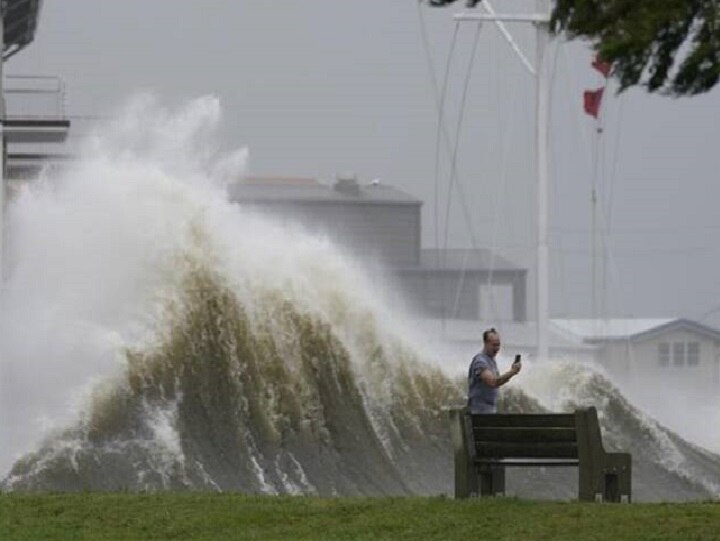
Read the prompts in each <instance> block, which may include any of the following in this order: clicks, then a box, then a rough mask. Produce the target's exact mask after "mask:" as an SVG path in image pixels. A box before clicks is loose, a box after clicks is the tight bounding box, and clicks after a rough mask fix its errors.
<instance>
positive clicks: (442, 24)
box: [5, 0, 720, 324]
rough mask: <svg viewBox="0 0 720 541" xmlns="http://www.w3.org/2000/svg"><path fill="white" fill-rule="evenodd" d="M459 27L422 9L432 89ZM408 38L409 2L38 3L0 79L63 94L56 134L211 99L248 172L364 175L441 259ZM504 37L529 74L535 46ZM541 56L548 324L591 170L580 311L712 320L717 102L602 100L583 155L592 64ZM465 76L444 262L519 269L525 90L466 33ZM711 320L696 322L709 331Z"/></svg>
mask: <svg viewBox="0 0 720 541" xmlns="http://www.w3.org/2000/svg"><path fill="white" fill-rule="evenodd" d="M522 3H523V0H517V1H513V2H509V1H508V2H502V1H501V0H498V1H497V2H495V4H496V6H495V7H496V8H497V9H498V10H500V9H505V8H507V9H510V8H512V9H521V8H522V7H523V6H522ZM508 4H510V5H509V6H508ZM529 4H530V5H531V6H532V5H533V4H534V2H530V3H529ZM518 6H519V7H518ZM455 11H457V9H455V8H449V9H435V10H431V9H429V8H425V9H424V10H423V13H424V15H423V16H424V18H425V24H427V27H428V35H429V44H430V46H431V47H432V51H433V53H432V55H431V58H432V62H433V63H434V64H435V69H436V71H437V72H438V77H439V78H440V79H442V73H443V72H444V69H445V62H446V58H447V53H448V48H449V44H450V42H451V39H452V36H453V32H454V30H455V23H454V22H453V20H452V14H453V13H454V12H455ZM420 21H421V20H420V18H419V16H418V10H417V3H416V0H363V1H358V2H347V1H340V0H311V1H307V2H298V1H297V0H274V1H272V2H268V1H267V0H243V1H237V0H206V1H203V2H198V1H197V0H172V1H170V0H155V1H152V2H148V1H147V0H125V1H123V2H107V1H97V0H69V1H60V0H45V2H44V3H43V8H42V12H41V16H40V24H39V28H38V32H37V35H36V40H35V42H34V43H33V44H32V45H30V46H29V47H28V48H27V49H26V50H24V51H22V52H21V53H19V54H18V55H16V56H15V57H13V58H12V59H11V60H10V61H9V62H8V63H7V65H6V68H5V69H6V73H9V74H43V75H59V76H61V77H62V78H63V79H64V81H65V83H66V85H67V96H66V101H67V112H68V114H69V115H71V116H96V115H98V116H105V115H108V114H111V113H112V112H113V111H114V110H115V109H116V108H117V107H118V105H120V104H122V103H123V101H125V100H127V99H128V98H129V97H131V96H132V95H133V94H134V93H137V92H139V91H152V92H154V93H156V94H157V95H158V96H159V98H160V100H161V101H162V102H164V103H167V104H168V106H169V107H174V106H177V105H178V104H180V103H182V102H183V101H186V100H190V99H193V98H195V97H198V96H202V95H205V94H214V95H216V96H218V97H219V98H220V100H221V104H222V107H223V110H224V115H223V127H222V141H223V144H224V145H225V146H226V147H227V148H233V147H239V146H247V147H248V148H249V150H250V172H251V173H252V174H257V175H286V176H312V177H318V178H319V179H322V180H330V179H332V178H333V177H334V175H335V173H336V172H339V171H354V172H356V173H357V174H358V176H359V178H360V180H361V181H369V180H371V179H374V178H378V177H379V178H381V179H382V182H385V183H387V184H391V185H394V186H396V187H398V188H400V189H402V190H404V191H406V192H408V193H410V194H412V195H414V196H416V197H418V198H420V199H422V200H423V201H424V214H423V219H424V224H423V239H424V242H425V244H426V245H427V246H430V245H432V244H434V243H435V242H436V233H435V227H434V216H435V209H436V208H437V209H439V210H438V213H439V216H440V217H441V219H440V229H439V230H440V240H439V244H440V245H442V244H443V243H444V240H443V239H444V234H443V230H444V227H443V224H444V217H443V216H444V214H445V209H446V208H447V205H446V201H447V194H448V190H449V185H450V181H449V177H450V174H449V169H450V167H449V166H448V163H449V160H448V159H447V155H446V154H445V155H444V158H443V161H442V162H441V167H440V175H439V176H438V180H439V182H438V183H437V188H436V176H435V163H436V161H435V148H436V141H437V117H438V114H437V109H436V94H435V91H434V89H433V86H432V84H431V77H430V76H429V68H428V61H427V57H426V54H425V49H424V47H423V40H422V39H421V35H422V34H421V22H420ZM511 31H512V32H513V33H514V34H515V35H516V36H517V40H518V42H519V43H520V46H521V48H522V49H523V50H524V51H525V52H526V54H528V56H529V57H530V58H531V59H533V60H534V56H533V52H532V49H533V40H532V39H531V38H532V31H531V30H529V29H523V28H520V27H517V26H515V27H512V28H511ZM475 32H476V28H475V26H474V25H472V24H466V25H462V26H461V27H460V30H459V34H458V41H457V46H456V49H455V54H454V55H453V60H452V64H451V71H450V77H449V87H448V88H449V89H448V97H449V99H448V105H447V111H446V115H445V119H446V122H447V131H448V133H449V134H450V135H451V136H452V137H454V134H455V132H456V129H457V122H458V116H459V115H458V111H459V108H460V104H461V101H462V99H461V98H462V94H463V89H464V84H465V79H466V74H467V73H468V64H469V60H470V58H471V54H470V53H471V50H472V47H473V40H474V37H475ZM548 58H550V59H551V60H553V61H554V65H555V66H556V67H555V69H554V78H553V105H552V113H553V120H552V127H551V139H552V145H553V148H552V150H551V155H552V186H551V199H550V209H551V228H552V230H551V258H552V260H553V263H552V276H553V281H552V285H551V307H552V311H553V313H554V315H559V316H570V317H572V316H575V317H580V316H584V317H588V316H590V315H591V312H592V307H591V297H592V296H591V278H590V277H591V275H592V273H591V248H590V246H591V242H590V241H591V224H592V220H591V210H590V209H591V206H590V186H591V183H592V178H593V170H594V168H593V156H594V155H597V163H598V171H599V174H598V176H597V185H598V188H599V196H600V199H601V201H602V204H603V208H604V213H605V216H606V218H605V222H606V225H607V230H608V235H607V239H608V241H607V245H608V250H607V252H606V253H608V254H609V258H608V265H607V268H608V276H609V278H608V280H607V282H606V286H605V288H604V292H602V291H601V293H600V294H599V296H598V304H597V305H596V312H603V311H604V313H607V314H609V315H614V316H628V315H632V316H637V317H672V316H686V317H691V318H700V317H701V316H702V315H703V314H705V313H706V312H708V311H710V310H712V309H714V308H716V307H718V306H720V280H719V279H718V276H720V247H719V246H718V243H717V242H716V237H717V236H718V233H720V214H719V213H718V212H717V209H716V207H717V202H718V201H719V200H720V185H719V183H718V182H717V180H718V173H717V172H718V171H719V170H720V152H719V151H718V141H720V122H718V120H720V118H719V117H720V115H718V111H720V91H718V90H716V91H713V92H711V93H709V94H707V95H703V96H700V97H696V98H692V99H677V100H676V99H670V98H660V97H651V96H648V95H647V94H645V93H644V92H643V91H641V90H633V91H630V92H627V93H625V94H623V95H622V96H621V97H617V96H615V95H614V93H613V92H612V90H611V91H610V92H608V93H607V95H606V100H605V103H604V112H603V114H604V116H605V119H604V124H605V129H604V132H603V134H602V136H601V137H600V139H599V141H598V140H597V138H596V136H595V134H594V131H593V130H594V124H593V121H592V119H591V118H590V117H588V116H586V115H584V114H583V113H582V109H581V104H582V101H581V95H582V91H583V90H584V89H586V88H593V87H595V86H597V85H600V84H602V81H601V80H600V78H599V75H598V74H597V73H596V72H594V71H593V70H592V69H591V68H590V66H589V61H590V58H591V53H590V52H589V50H588V49H587V48H586V47H584V46H583V45H581V44H562V45H561V46H560V47H559V48H558V49H557V52H555V51H552V52H551V54H550V55H549V57H548ZM472 66H473V68H472V76H471V77H470V79H469V86H468V98H467V102H466V106H465V109H464V115H462V119H463V120H462V125H461V127H462V129H461V130H460V133H461V139H460V145H459V146H458V152H457V173H458V174H457V179H456V181H455V183H454V185H455V186H456V187H458V186H459V187H460V188H461V190H462V195H463V196H464V197H462V198H461V199H462V201H463V202H464V203H465V205H466V209H468V210H469V211H470V212H469V213H468V214H467V215H466V214H464V213H463V210H462V208H463V207H462V206H461V205H460V201H461V199H460V198H458V197H457V193H458V192H457V190H455V192H454V193H455V196H454V197H453V200H452V204H451V206H450V215H451V217H450V225H449V235H448V239H449V241H448V245H450V246H453V247H469V246H471V245H472V243H473V242H475V243H476V245H477V246H479V247H495V248H496V249H497V250H498V251H499V252H500V253H502V254H504V255H506V256H508V257H510V258H511V259H513V260H515V261H517V262H518V263H520V264H524V265H529V264H531V263H532V261H533V245H534V234H535V233H534V231H535V228H534V224H535V203H534V199H535V194H534V186H535V180H534V173H533V171H534V169H533V167H534V166H533V146H532V142H533V114H534V113H533V111H534V102H533V79H532V77H531V76H530V75H529V74H528V73H527V72H526V71H525V69H524V68H523V66H522V65H521V64H520V62H519V61H518V60H517V58H516V57H515V55H514V53H512V51H511V50H510V49H509V48H508V46H507V44H506V43H505V42H504V41H503V40H502V39H501V38H499V35H498V33H497V31H496V30H495V28H493V27H492V26H486V27H484V28H483V29H482V31H481V34H480V39H479V42H478V48H477V55H476V56H475V58H474V61H473V63H472ZM76 126H77V127H78V128H79V127H80V126H81V121H79V120H78V121H77V122H76ZM442 148H443V149H445V148H446V147H445V143H443V145H442ZM447 148H449V149H452V148H453V146H452V142H451V144H450V145H448V146H447ZM616 150H617V151H616ZM436 191H437V192H438V193H439V199H438V201H437V202H438V204H437V205H436V201H435V193H436ZM473 239H474V240H473ZM602 299H604V301H603V302H600V301H601V300H602ZM602 307H604V310H601V308H602ZM716 316H717V317H715V318H713V317H709V318H708V319H707V320H706V322H709V323H713V324H719V323H720V313H718V314H716Z"/></svg>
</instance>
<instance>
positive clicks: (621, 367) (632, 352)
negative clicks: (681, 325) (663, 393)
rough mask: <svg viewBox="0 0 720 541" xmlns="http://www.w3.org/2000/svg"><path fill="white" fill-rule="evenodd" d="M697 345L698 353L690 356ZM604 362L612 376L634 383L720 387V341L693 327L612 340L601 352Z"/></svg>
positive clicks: (602, 361) (702, 387)
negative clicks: (638, 338)
mask: <svg viewBox="0 0 720 541" xmlns="http://www.w3.org/2000/svg"><path fill="white" fill-rule="evenodd" d="M661 344H663V345H661ZM690 344H695V346H692V345H690ZM694 347H696V348H697V356H694V355H690V356H689V355H688V353H689V350H691V349H692V348H694ZM661 348H662V350H663V351H664V352H665V353H664V354H662V353H661ZM600 362H601V363H602V364H603V365H604V366H605V368H606V369H607V370H608V371H609V372H610V374H611V375H613V376H615V377H619V378H621V380H624V379H627V380H628V383H630V384H633V385H640V384H644V385H666V384H668V383H670V384H671V385H676V386H681V387H687V388H689V389H695V388H696V389H698V390H701V389H705V390H707V389H720V343H718V342H717V341H716V340H713V339H711V338H709V337H708V336H707V335H705V334H700V333H697V332H694V331H692V330H683V329H678V330H668V331H667V332H664V333H662V334H660V335H655V336H652V337H650V338H647V339H644V340H636V341H629V340H627V341H619V342H611V343H608V344H607V345H606V346H605V347H604V348H603V349H602V350H601V352H600Z"/></svg>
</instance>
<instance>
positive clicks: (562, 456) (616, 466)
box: [450, 408, 632, 502]
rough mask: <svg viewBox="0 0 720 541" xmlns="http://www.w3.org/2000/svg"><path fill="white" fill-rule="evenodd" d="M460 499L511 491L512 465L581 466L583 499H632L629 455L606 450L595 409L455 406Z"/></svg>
mask: <svg viewBox="0 0 720 541" xmlns="http://www.w3.org/2000/svg"><path fill="white" fill-rule="evenodd" d="M450 420H451V436H452V442H453V447H454V449H455V497H456V498H467V497H469V496H477V495H480V496H493V495H499V494H504V493H505V468H506V467H509V466H577V467H578V479H579V486H578V493H579V494H578V497H579V499H580V501H588V502H593V501H606V502H630V491H631V482H632V479H631V477H632V461H631V457H630V454H629V453H606V452H605V450H604V449H603V445H602V437H601V434H600V425H599V423H598V418H597V411H596V410H595V408H587V409H580V410H576V411H575V413H539V414H535V413H533V414H515V413H512V414H482V415H477V414H470V413H469V411H468V409H467V408H451V409H450Z"/></svg>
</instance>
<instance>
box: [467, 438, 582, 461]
mask: <svg viewBox="0 0 720 541" xmlns="http://www.w3.org/2000/svg"><path fill="white" fill-rule="evenodd" d="M475 451H476V455H475V456H476V458H479V459H480V458H485V457H491V458H577V457H578V450H577V444H575V443H574V442H548V443H544V442H543V443H499V442H494V441H490V442H486V441H476V442H475Z"/></svg>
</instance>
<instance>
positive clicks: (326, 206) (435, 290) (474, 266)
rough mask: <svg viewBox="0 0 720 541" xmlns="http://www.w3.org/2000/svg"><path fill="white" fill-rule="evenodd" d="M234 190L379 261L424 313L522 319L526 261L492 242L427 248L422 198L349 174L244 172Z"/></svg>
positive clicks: (241, 200)
mask: <svg viewBox="0 0 720 541" xmlns="http://www.w3.org/2000/svg"><path fill="white" fill-rule="evenodd" d="M228 192H229V198H230V200H231V201H233V202H236V203H238V204H242V205H245V206H247V207H248V208H251V209H253V210H255V211H258V212H262V213H265V214H268V215H269V216H272V217H273V219H275V220H280V221H282V222H284V223H292V224H297V225H298V226H299V227H303V228H304V229H306V230H308V231H310V232H311V233H320V234H324V235H328V237H329V238H331V239H332V240H333V241H334V242H336V243H337V244H338V245H339V246H341V247H343V248H344V249H346V250H348V251H349V252H350V253H352V254H353V255H355V256H357V257H358V258H359V259H361V260H362V261H364V262H366V263H367V264H369V265H371V264H381V265H382V266H383V267H385V268H387V269H388V270H389V271H390V277H391V279H393V280H394V282H395V284H396V285H397V287H398V289H399V290H400V291H401V292H403V293H404V296H405V298H406V299H407V300H408V302H409V304H410V305H411V306H412V307H413V308H414V309H415V311H416V312H417V313H419V314H421V315H424V316H427V317H429V318H451V319H452V318H460V319H479V318H481V317H482V316H483V314H486V315H487V314H489V313H492V314H493V315H494V317H495V318H496V319H499V320H505V321H510V320H512V321H516V322H519V321H524V320H525V319H526V317H527V299H526V297H527V286H526V281H527V270H526V269H521V268H519V267H517V266H515V265H513V264H512V263H511V262H509V261H507V260H505V259H503V258H500V257H496V256H494V255H493V254H492V253H491V252H490V251H488V250H445V251H443V250H427V249H422V248H421V246H420V241H421V228H422V224H421V205H422V202H421V201H420V200H418V199H416V198H414V197H412V196H411V195H408V194H406V193H403V192H402V191H400V190H397V189H396V188H393V187H391V186H388V185H385V184H382V183H380V182H378V181H373V182H370V183H365V184H361V183H359V182H358V181H357V179H356V178H355V177H354V176H352V175H346V176H342V177H339V178H338V179H337V180H336V181H335V182H334V183H332V184H322V183H320V182H318V181H317V180H315V179H304V178H246V179H243V181H242V182H238V183H236V184H233V185H231V186H230V187H229V189H228ZM497 299H503V302H502V303H501V304H502V305H503V306H502V310H497V306H495V305H494V304H497V302H496V300H497ZM491 304H492V305H493V307H492V308H493V309H492V310H491V309H490V306H491Z"/></svg>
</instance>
